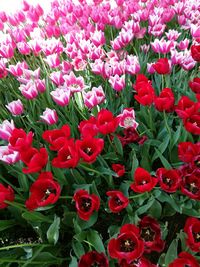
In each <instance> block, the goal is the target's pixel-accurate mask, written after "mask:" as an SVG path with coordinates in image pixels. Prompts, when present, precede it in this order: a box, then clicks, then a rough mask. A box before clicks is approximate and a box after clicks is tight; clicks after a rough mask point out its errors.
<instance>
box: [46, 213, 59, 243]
mask: <svg viewBox="0 0 200 267" xmlns="http://www.w3.org/2000/svg"><path fill="white" fill-rule="evenodd" d="M59 229H60V218H59V217H57V216H56V215H55V216H54V221H53V223H52V224H51V225H50V227H49V229H48V230H47V239H48V241H49V243H50V244H54V245H55V244H56V243H57V242H58V238H59Z"/></svg>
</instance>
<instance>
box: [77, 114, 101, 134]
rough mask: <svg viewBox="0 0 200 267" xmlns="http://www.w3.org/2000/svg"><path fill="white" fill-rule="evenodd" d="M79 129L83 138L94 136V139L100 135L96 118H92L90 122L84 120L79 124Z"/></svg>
mask: <svg viewBox="0 0 200 267" xmlns="http://www.w3.org/2000/svg"><path fill="white" fill-rule="evenodd" d="M78 129H79V131H80V133H81V136H82V137H83V138H84V137H87V136H92V137H94V136H95V135H97V134H98V133H99V131H98V127H97V125H96V118H95V117H93V116H92V117H90V119H89V120H84V121H81V122H80V123H79V126H78Z"/></svg>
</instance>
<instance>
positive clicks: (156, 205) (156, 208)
mask: <svg viewBox="0 0 200 267" xmlns="http://www.w3.org/2000/svg"><path fill="white" fill-rule="evenodd" d="M148 213H149V214H150V215H151V216H152V217H154V218H156V219H159V218H160V216H161V214H162V206H161V205H160V202H158V201H157V200H154V202H153V204H152V206H151V207H150V209H149V210H148Z"/></svg>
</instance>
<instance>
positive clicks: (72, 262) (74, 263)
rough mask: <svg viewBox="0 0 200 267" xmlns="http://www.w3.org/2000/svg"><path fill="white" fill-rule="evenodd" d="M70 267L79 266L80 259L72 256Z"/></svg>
mask: <svg viewBox="0 0 200 267" xmlns="http://www.w3.org/2000/svg"><path fill="white" fill-rule="evenodd" d="M69 267H78V261H77V258H76V257H72V256H71V262H70V264H69Z"/></svg>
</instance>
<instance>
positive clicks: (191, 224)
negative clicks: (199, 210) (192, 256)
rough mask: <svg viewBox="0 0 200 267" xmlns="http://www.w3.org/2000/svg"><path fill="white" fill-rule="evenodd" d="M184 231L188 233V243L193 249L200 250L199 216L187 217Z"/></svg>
mask: <svg viewBox="0 0 200 267" xmlns="http://www.w3.org/2000/svg"><path fill="white" fill-rule="evenodd" d="M184 232H185V233H186V234H187V239H186V242H187V245H188V246H189V247H190V249H191V250H193V251H196V252H199V251H200V220H199V219H197V218H193V217H189V218H187V221H186V224H185V227H184Z"/></svg>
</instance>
